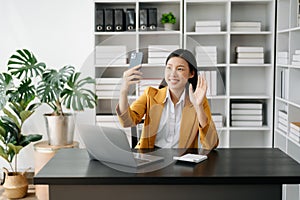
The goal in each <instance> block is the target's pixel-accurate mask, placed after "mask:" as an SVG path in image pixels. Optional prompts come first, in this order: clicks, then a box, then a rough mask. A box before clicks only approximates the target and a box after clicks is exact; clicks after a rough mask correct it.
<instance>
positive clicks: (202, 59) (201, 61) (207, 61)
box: [195, 46, 217, 65]
mask: <svg viewBox="0 0 300 200" xmlns="http://www.w3.org/2000/svg"><path fill="white" fill-rule="evenodd" d="M195 52H196V55H195V57H196V61H197V64H198V65H217V47H216V46H196V47H195Z"/></svg>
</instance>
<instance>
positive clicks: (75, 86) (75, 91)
mask: <svg viewBox="0 0 300 200" xmlns="http://www.w3.org/2000/svg"><path fill="white" fill-rule="evenodd" d="M79 76H80V72H77V73H75V74H73V75H72V76H71V77H70V79H69V80H68V83H67V86H68V88H66V89H65V90H64V91H63V92H62V93H61V98H62V103H63V105H64V106H66V108H68V109H70V108H72V109H73V110H75V111H82V110H84V108H93V107H94V106H95V105H96V102H97V99H96V98H95V94H94V92H92V91H91V90H88V89H86V88H85V86H86V85H88V84H95V81H94V80H93V79H92V78H91V77H87V78H84V79H81V80H80V79H79Z"/></svg>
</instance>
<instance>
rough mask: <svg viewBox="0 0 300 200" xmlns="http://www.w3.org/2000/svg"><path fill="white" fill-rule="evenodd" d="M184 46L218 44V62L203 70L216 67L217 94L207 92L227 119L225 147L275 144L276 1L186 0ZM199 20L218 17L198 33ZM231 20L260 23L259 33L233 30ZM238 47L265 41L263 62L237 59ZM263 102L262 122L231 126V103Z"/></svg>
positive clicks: (214, 107)
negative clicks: (211, 28)
mask: <svg viewBox="0 0 300 200" xmlns="http://www.w3.org/2000/svg"><path fill="white" fill-rule="evenodd" d="M184 14H185V17H184V28H183V30H184V34H183V37H184V40H183V44H184V47H185V48H187V49H190V50H191V51H194V50H195V46H198V45H201V46H217V64H216V65H208V66H203V65H199V66H198V67H199V70H208V71H210V70H216V71H217V73H218V88H219V91H218V93H217V96H208V98H209V100H210V105H211V109H212V112H213V113H221V114H222V115H223V116H224V117H225V119H226V123H225V125H224V128H221V129H220V130H219V136H220V142H221V144H220V145H221V146H222V147H271V146H272V140H273V137H272V131H273V130H272V127H273V122H272V118H273V117H272V116H273V97H272V95H273V92H272V91H273V75H274V53H273V49H274V32H275V28H274V27H275V26H274V24H275V21H274V19H275V1H272V0H262V1H261V0H260V1H247V0H216V1H205V0H198V1H197V0H186V1H185V3H184ZM195 21H220V22H221V30H220V31H217V32H195ZM232 22H261V31H259V32H252V31H251V32H249V31H246V32H244V31H243V32H234V31H231V23H232ZM237 46H262V47H263V48H264V63H263V64H237V63H236V52H235V49H236V47H237ZM245 100H250V101H260V102H263V105H264V121H263V126H262V127H233V126H231V125H230V105H231V103H232V102H236V101H245Z"/></svg>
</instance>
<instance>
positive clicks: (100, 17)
mask: <svg viewBox="0 0 300 200" xmlns="http://www.w3.org/2000/svg"><path fill="white" fill-rule="evenodd" d="M95 31H104V10H103V9H100V8H97V9H96V15H95Z"/></svg>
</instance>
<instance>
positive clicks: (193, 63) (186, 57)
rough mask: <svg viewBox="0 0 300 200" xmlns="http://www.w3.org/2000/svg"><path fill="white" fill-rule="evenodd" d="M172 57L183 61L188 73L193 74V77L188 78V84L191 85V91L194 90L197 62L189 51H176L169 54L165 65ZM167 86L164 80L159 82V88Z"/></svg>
mask: <svg viewBox="0 0 300 200" xmlns="http://www.w3.org/2000/svg"><path fill="white" fill-rule="evenodd" d="M173 57H179V58H182V59H184V60H185V61H186V62H187V63H188V64H189V68H190V72H191V73H192V72H194V76H193V77H192V78H189V80H188V82H189V83H191V84H192V86H193V89H194V90H195V89H196V86H197V81H198V69H197V62H196V59H195V56H194V55H193V54H192V52H190V51H189V50H186V49H177V50H175V51H173V52H172V53H170V55H169V56H168V57H167V60H166V64H167V63H168V61H169V60H170V59H171V58H173ZM166 86H167V82H166V80H165V78H164V79H163V80H162V81H161V83H160V85H159V88H163V87H166Z"/></svg>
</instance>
